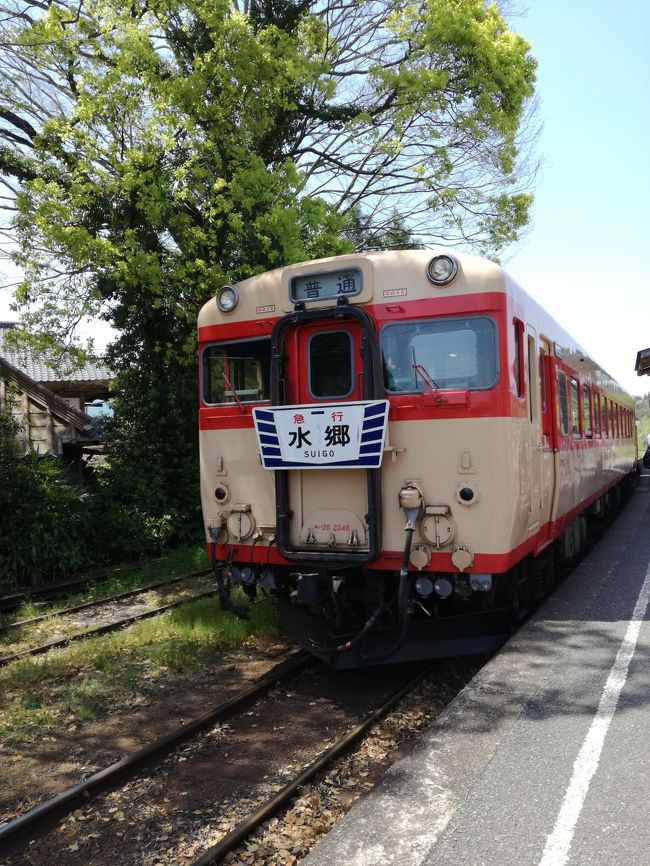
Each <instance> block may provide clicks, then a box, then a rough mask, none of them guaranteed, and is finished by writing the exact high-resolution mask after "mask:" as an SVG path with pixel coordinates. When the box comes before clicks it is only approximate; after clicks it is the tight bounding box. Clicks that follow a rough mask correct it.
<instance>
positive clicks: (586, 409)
mask: <svg viewBox="0 0 650 866" xmlns="http://www.w3.org/2000/svg"><path fill="white" fill-rule="evenodd" d="M582 429H583V430H584V431H585V436H586V437H587V439H592V438H593V435H594V433H593V425H592V422H591V390H590V388H589V386H588V385H583V386H582Z"/></svg>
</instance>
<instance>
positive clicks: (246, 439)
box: [199, 251, 517, 667]
mask: <svg viewBox="0 0 650 866" xmlns="http://www.w3.org/2000/svg"><path fill="white" fill-rule="evenodd" d="M486 265H488V263H484V262H481V261H480V260H478V259H474V258H472V257H462V258H457V257H453V256H450V255H447V254H445V253H440V254H438V255H435V254H433V253H431V252H424V251H410V252H409V251H404V252H398V253H371V254H364V255H351V256H344V257H337V258H332V259H326V260H320V261H315V262H309V263H305V264H302V265H294V266H290V267H287V268H283V269H279V270H277V271H274V272H270V273H267V274H262V275H260V276H258V277H254V278H251V279H250V280H247V281H245V282H243V283H241V284H239V285H237V286H226V287H224V288H223V289H222V290H221V291H220V292H219V293H218V295H217V297H216V299H215V300H213V301H211V302H210V303H208V304H206V305H205V307H204V308H203V310H202V311H201V315H200V319H199V341H200V353H201V386H200V387H201V406H200V445H201V487H202V505H203V514H204V521H205V529H206V540H207V543H208V546H209V550H210V554H211V557H212V560H213V562H214V565H215V570H216V573H217V576H218V580H219V582H220V588H221V603H222V606H223V607H224V608H226V609H230V610H232V611H233V612H234V613H236V614H239V615H245V611H244V610H243V609H242V605H241V600H239V601H238V600H237V599H236V596H235V595H234V594H233V589H234V588H235V587H237V586H239V587H241V588H242V589H243V591H244V593H245V594H246V595H247V596H248V597H249V599H250V600H251V601H252V602H255V601H257V600H259V599H261V598H262V597H264V596H265V595H273V596H275V597H277V602H278V605H279V611H280V622H281V626H282V628H283V629H284V630H285V631H286V632H287V633H289V634H290V635H292V636H294V637H295V638H296V639H297V640H298V641H299V642H300V643H302V644H303V645H304V646H305V647H306V648H307V649H309V650H310V651H311V652H313V653H315V654H316V655H319V656H321V657H322V658H324V659H326V660H327V661H328V662H329V663H330V664H332V665H335V666H338V667H349V666H359V665H369V664H379V663H381V662H385V661H398V660H407V659H415V658H430V657H434V656H441V655H450V654H460V653H464V652H481V651H486V650H489V649H491V648H493V647H494V646H496V645H498V643H500V642H501V641H502V640H503V638H504V637H505V635H506V633H507V628H508V622H509V616H510V610H509V604H510V600H509V597H508V594H507V591H506V590H505V589H504V586H503V585H501V584H500V583H499V580H498V579H497V577H496V575H495V573H494V572H496V571H498V570H499V569H501V570H505V568H506V566H507V562H506V558H507V557H506V558H504V551H508V550H510V549H511V547H512V539H511V537H510V535H509V533H510V534H511V532H512V529H511V528H510V527H512V526H513V525H516V524H517V515H516V513H515V512H516V510H517V509H516V506H515V492H514V490H513V491H511V490H509V489H508V488H509V482H508V481H507V480H506V479H505V478H504V476H503V473H502V472H501V471H500V470H499V468H498V467H497V465H496V463H497V461H498V460H499V459H500V457H499V455H501V458H502V460H503V462H504V463H506V462H507V463H508V464H509V465H512V454H511V453H510V450H511V448H512V429H511V423H510V421H511V419H510V418H509V415H510V403H509V399H510V396H509V393H510V387H509V382H506V385H505V387H502V386H501V379H500V376H501V371H502V368H505V367H507V363H506V361H505V358H506V352H507V348H506V347H505V346H504V345H503V344H502V342H500V340H499V333H500V330H501V325H500V322H501V320H503V319H504V316H505V294H504V287H503V278H502V272H501V271H500V269H499V268H497V267H496V266H493V265H489V266H488V267H486ZM506 379H507V377H506ZM499 401H500V402H499ZM495 410H496V411H495ZM488 453H489V456H488ZM499 486H500V487H501V489H500V495H499V496H493V495H492V491H493V490H496V489H498V488H499ZM513 486H514V485H513ZM504 526H505V527H509V528H508V529H507V531H506V534H505V535H504V530H503V528H502V527H504ZM499 527H501V528H499Z"/></svg>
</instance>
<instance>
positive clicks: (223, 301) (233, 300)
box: [217, 286, 239, 313]
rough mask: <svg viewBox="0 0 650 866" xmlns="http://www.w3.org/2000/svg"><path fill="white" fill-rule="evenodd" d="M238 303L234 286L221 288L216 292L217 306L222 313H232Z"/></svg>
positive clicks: (237, 295)
mask: <svg viewBox="0 0 650 866" xmlns="http://www.w3.org/2000/svg"><path fill="white" fill-rule="evenodd" d="M238 303H239V292H238V291H237V289H236V288H235V287H234V286H222V287H221V288H220V289H219V291H218V292H217V306H218V307H219V309H220V310H221V312H222V313H232V311H233V310H234V309H235V307H236V306H237V304H238Z"/></svg>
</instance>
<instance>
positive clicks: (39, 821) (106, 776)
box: [0, 652, 313, 852]
mask: <svg viewBox="0 0 650 866" xmlns="http://www.w3.org/2000/svg"><path fill="white" fill-rule="evenodd" d="M312 663H313V659H311V658H310V657H309V656H308V655H307V654H306V653H304V652H299V653H297V654H296V655H295V656H293V657H292V658H290V659H289V660H288V661H287V662H283V663H281V664H280V665H278V666H277V667H276V668H274V669H273V670H272V671H271V672H270V673H269V674H267V675H266V676H265V677H263V678H262V679H261V680H259V682H257V683H256V684H255V685H254V686H252V687H251V688H249V689H247V690H246V691H244V692H242V693H241V694H240V695H238V696H236V697H234V698H231V699H230V700H227V701H224V702H223V703H221V704H219V705H218V706H216V707H213V708H212V709H210V710H208V711H207V712H205V713H204V714H203V715H202V716H200V717H199V718H197V719H195V720H194V721H192V722H188V723H187V724H185V725H181V726H179V727H178V728H176V729H175V730H174V731H171V732H170V733H169V734H167V735H165V736H163V737H159V738H158V739H157V740H155V741H154V742H152V743H149V744H148V745H147V746H145V747H144V748H142V749H139V750H138V751H137V752H134V753H133V754H131V755H128V756H127V757H126V758H123V759H122V760H121V761H117V762H116V763H115V764H112V765H111V766H110V767H107V768H106V769H104V770H101V771H100V772H99V773H94V774H93V775H92V776H90V777H89V778H88V779H85V780H84V781H83V782H80V783H79V784H78V785H74V786H73V787H71V788H68V789H67V790H65V791H62V792H61V793H60V794H57V795H56V796H54V797H52V798H51V799H50V800H46V801H45V802H44V803H42V804H41V805H40V806H36V807H35V808H34V809H30V811H29V812H26V813H25V814H24V815H22V816H21V817H19V818H16V819H15V820H13V821H10V822H9V823H6V824H3V825H0V846H6V848H5V850H6V851H9V852H11V851H14V850H17V849H19V848H20V847H22V846H23V845H25V844H27V843H28V842H31V841H33V840H34V839H38V838H40V837H42V836H43V835H45V834H46V833H47V832H48V830H50V829H51V828H52V827H53V826H54V825H55V824H56V822H57V821H58V820H59V819H60V818H61V817H62V816H63V815H66V814H67V813H69V812H70V811H72V810H73V809H76V808H77V807H78V806H80V805H83V804H84V803H85V802H87V798H88V797H90V796H94V795H97V794H99V793H101V792H102V791H107V790H110V789H111V788H113V787H115V786H117V785H119V784H123V783H124V781H126V780H128V779H129V778H132V777H133V776H134V775H135V774H136V773H138V772H140V771H141V770H142V769H144V768H146V767H147V766H151V765H152V764H155V762H156V761H159V760H160V759H161V757H163V756H164V755H166V754H167V753H168V752H170V751H171V750H172V749H174V748H175V747H177V746H178V745H180V744H181V743H183V742H185V741H186V740H188V739H189V738H191V737H193V736H196V735H197V734H198V733H200V732H201V731H203V730H204V729H205V728H207V727H210V726H214V725H215V724H217V723H219V722H223V721H226V720H227V719H229V718H231V717H232V716H233V715H236V714H237V713H241V712H243V711H244V710H245V709H247V708H248V707H250V706H251V705H252V704H253V703H254V702H255V701H256V700H258V698H260V697H261V696H262V695H264V694H266V693H267V692H268V691H270V690H271V689H272V688H274V687H275V686H277V685H278V683H281V682H284V681H286V680H287V679H290V678H291V677H292V676H294V675H295V674H296V673H297V672H298V671H299V670H301V669H302V668H304V667H306V666H307V665H308V664H312Z"/></svg>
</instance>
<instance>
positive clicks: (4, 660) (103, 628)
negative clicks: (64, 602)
mask: <svg viewBox="0 0 650 866" xmlns="http://www.w3.org/2000/svg"><path fill="white" fill-rule="evenodd" d="M218 592H219V590H218V589H209V590H207V591H206V592H201V593H199V594H198V595H193V596H191V597H190V598H182V599H180V600H179V601H173V602H171V603H170V604H164V605H162V606H161V607H154V608H152V609H151V610H146V611H144V612H143V613H136V614H133V616H127V617H124V618H123V619H118V620H115V622H109V623H107V624H106V625H100V626H97V628H91V629H88V631H82V632H80V633H79V634H73V635H70V636H69V637H62V638H59V639H58V640H54V641H51V642H50V643H45V644H41V645H40V646H37V647H32V648H31V649H27V650H21V652H18V653H14V654H13V655H8V656H2V657H0V667H5V666H6V665H8V664H11V662H15V661H18V660H19V659H22V658H27V657H28V656H37V655H42V654H43V653H46V652H49V651H50V650H51V649H59V648H61V647H64V646H67V645H68V644H70V643H73V642H74V641H77V640H85V639H86V638H89V637H98V636H99V635H102V634H108V633H109V632H112V631H119V629H121V628H123V627H124V626H127V625H131V624H132V623H134V622H138V621H139V620H141V619H150V618H151V617H153V616H158V615H159V614H162V613H166V612H167V611H168V610H173V609H174V608H176V607H181V605H184V604H190V602H192V601H199V600H200V599H202V598H208V597H210V596H213V595H217V594H218Z"/></svg>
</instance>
